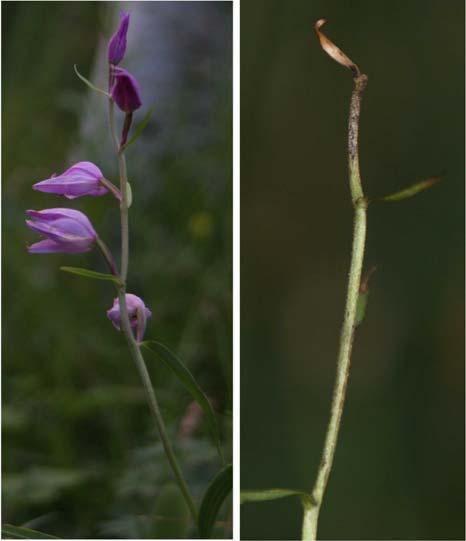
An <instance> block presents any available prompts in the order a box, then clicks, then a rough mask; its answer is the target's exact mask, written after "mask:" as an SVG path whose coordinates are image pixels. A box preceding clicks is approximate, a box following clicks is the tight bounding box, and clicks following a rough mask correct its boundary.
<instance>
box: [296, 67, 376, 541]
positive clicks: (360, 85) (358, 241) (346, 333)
mask: <svg viewBox="0 0 466 541" xmlns="http://www.w3.org/2000/svg"><path fill="white" fill-rule="evenodd" d="M366 84H367V77H366V76H365V75H364V74H358V75H357V76H356V77H355V79H354V90H353V94H352V97H351V106H350V114H349V126H348V128H349V129H348V165H349V176H350V188H351V198H352V201H353V206H354V209H355V214H354V230H353V247H352V254H351V263H350V269H349V280H348V290H347V295H346V306H345V314H344V319H343V326H342V330H341V336H340V349H339V354H338V363H337V374H336V378H335V384H334V388H333V397H332V405H331V409H330V420H329V423H328V426H327V432H326V435H325V442H324V447H323V450H322V456H321V461H320V465H319V469H318V472H317V477H316V480H315V483H314V486H313V489H312V504H311V505H309V506H306V507H305V508H304V519H303V528H302V538H303V539H306V540H316V539H317V525H318V520H319V513H320V508H321V505H322V500H323V498H324V494H325V489H326V487H327V483H328V478H329V476H330V472H331V470H332V465H333V459H334V455H335V449H336V445H337V441H338V433H339V430H340V425H341V418H342V414H343V407H344V404H345V396H346V387H347V384H348V378H349V372H350V366H351V350H352V346H353V338H354V333H355V328H356V308H357V303H358V297H359V287H360V283H361V273H362V266H363V261H364V249H365V244H366V216H367V201H366V199H365V198H364V192H363V189H362V184H361V177H360V173H359V158H358V145H359V143H358V133H359V116H360V110H361V96H362V93H363V91H364V88H365V87H366Z"/></svg>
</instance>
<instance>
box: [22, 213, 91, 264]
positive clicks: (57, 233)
mask: <svg viewBox="0 0 466 541" xmlns="http://www.w3.org/2000/svg"><path fill="white" fill-rule="evenodd" d="M26 214H27V216H28V217H29V218H31V219H30V220H26V224H27V225H28V227H30V228H31V229H32V230H33V231H37V233H40V234H41V235H42V236H44V237H46V239H45V240H41V241H40V242H36V243H35V244H32V245H31V246H29V248H28V250H29V253H31V254H49V253H66V254H79V253H82V252H88V251H89V250H90V249H91V248H92V246H93V244H94V242H95V241H96V239H97V233H96V232H95V231H94V228H93V227H92V224H91V222H90V221H89V219H88V218H87V216H86V215H85V214H83V213H82V212H79V211H78V210H73V209H60V208H56V209H46V210H27V211H26Z"/></svg>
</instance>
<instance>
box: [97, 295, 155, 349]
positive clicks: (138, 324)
mask: <svg viewBox="0 0 466 541" xmlns="http://www.w3.org/2000/svg"><path fill="white" fill-rule="evenodd" d="M125 299H126V308H127V310H128V317H129V322H130V325H131V328H132V329H133V332H134V335H135V337H136V340H137V341H138V342H142V339H143V338H144V332H145V330H146V321H147V319H148V318H150V317H151V316H152V312H151V311H150V310H149V308H147V307H146V305H145V304H144V301H143V300H142V299H140V298H139V297H138V296H136V295H132V294H131V293H126V295H125ZM107 317H108V319H109V320H110V321H111V322H112V324H113V326H114V327H115V329H118V330H120V327H121V313H120V300H119V299H118V297H117V298H116V299H115V300H114V301H113V306H112V307H111V308H110V310H108V311H107Z"/></svg>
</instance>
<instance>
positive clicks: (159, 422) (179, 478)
mask: <svg viewBox="0 0 466 541" xmlns="http://www.w3.org/2000/svg"><path fill="white" fill-rule="evenodd" d="M109 122H110V131H111V134H112V139H113V143H114V145H115V150H116V153H117V156H118V165H119V170H120V192H121V201H120V220H121V273H120V279H121V286H120V288H119V290H118V299H119V303H120V315H121V327H122V330H123V333H124V335H125V338H126V341H127V343H128V347H129V350H130V353H131V356H132V358H133V360H134V362H135V363H136V367H137V369H138V372H139V375H140V376H141V379H142V383H143V385H144V389H145V391H146V395H147V398H148V402H149V407H150V410H151V412H152V415H153V417H154V420H155V425H156V427H157V431H158V433H159V436H160V439H161V440H162V444H163V448H164V450H165V454H166V456H167V459H168V462H169V464H170V466H171V469H172V471H173V474H174V476H175V479H176V482H177V483H178V485H179V487H180V490H181V493H182V494H183V497H184V499H185V500H186V504H187V506H188V508H189V511H190V513H191V516H192V518H193V520H194V522H195V523H196V524H197V509H196V505H195V503H194V500H193V498H192V496H191V493H190V491H189V488H188V485H187V483H186V481H185V479H184V477H183V473H182V471H181V468H180V466H179V464H178V461H177V459H176V456H175V453H174V451H173V448H172V446H171V443H170V439H169V437H168V433H167V429H166V427H165V423H164V420H163V417H162V413H161V412H160V408H159V405H158V402H157V397H156V394H155V391H154V387H153V385H152V382H151V379H150V375H149V372H148V370H147V366H146V363H145V361H144V357H143V355H142V353H141V349H140V346H139V344H138V342H137V341H136V339H135V337H134V334H133V331H132V329H131V324H130V320H129V316H128V308H127V306H126V278H127V274H128V259H129V226H128V192H127V182H128V178H127V173H126V160H125V155H124V150H123V148H122V147H121V146H120V143H119V141H118V136H117V133H116V129H115V118H114V104H113V100H112V99H110V100H109Z"/></svg>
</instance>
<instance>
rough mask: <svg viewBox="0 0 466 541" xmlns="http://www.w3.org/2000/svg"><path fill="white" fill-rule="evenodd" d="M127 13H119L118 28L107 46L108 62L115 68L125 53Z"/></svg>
mask: <svg viewBox="0 0 466 541" xmlns="http://www.w3.org/2000/svg"><path fill="white" fill-rule="evenodd" d="M128 25H129V13H124V12H123V13H121V15H120V26H119V27H118V30H117V31H116V32H115V33H114V34H113V36H112V37H111V39H110V42H109V44H108V62H109V63H110V64H113V65H114V66H116V65H117V64H119V63H120V62H121V61H122V59H123V57H124V56H125V51H126V34H127V32H128Z"/></svg>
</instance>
